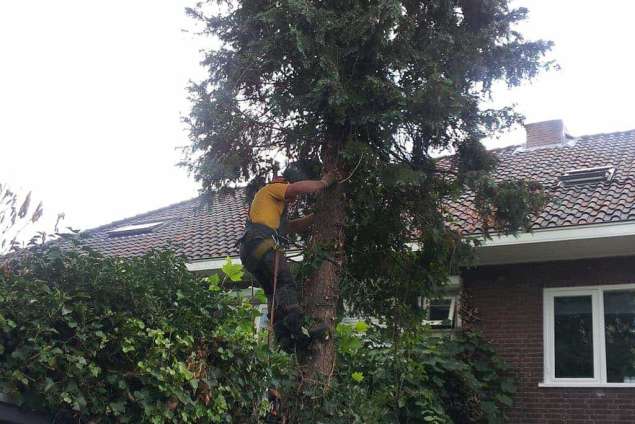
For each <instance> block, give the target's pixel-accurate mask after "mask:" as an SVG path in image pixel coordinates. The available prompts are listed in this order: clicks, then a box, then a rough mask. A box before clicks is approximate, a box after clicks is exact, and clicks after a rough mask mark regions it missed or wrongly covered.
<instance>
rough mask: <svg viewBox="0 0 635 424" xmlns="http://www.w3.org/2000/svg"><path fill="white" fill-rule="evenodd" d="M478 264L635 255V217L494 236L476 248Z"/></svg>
mask: <svg viewBox="0 0 635 424" xmlns="http://www.w3.org/2000/svg"><path fill="white" fill-rule="evenodd" d="M476 254H477V261H478V262H477V263H478V265H499V264H514V263H528V262H550V261H560V260H574V259H588V258H601V257H610V256H631V255H635V221H631V222H619V223H606V224H590V225H577V226H570V227H559V228H551V229H544V230H537V231H534V232H532V233H521V234H519V235H517V236H513V235H507V236H505V235H503V236H493V237H492V238H491V239H490V240H485V241H483V242H482V245H481V246H480V247H478V248H477V249H476Z"/></svg>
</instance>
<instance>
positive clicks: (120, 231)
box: [108, 221, 163, 237]
mask: <svg viewBox="0 0 635 424" xmlns="http://www.w3.org/2000/svg"><path fill="white" fill-rule="evenodd" d="M161 224H163V221H160V222H144V223H141V224H132V225H125V226H123V227H118V228H114V229H112V230H110V231H108V235H109V236H110V237H119V236H132V235H137V234H146V233H151V232H152V230H153V229H154V228H156V227H158V226H159V225H161Z"/></svg>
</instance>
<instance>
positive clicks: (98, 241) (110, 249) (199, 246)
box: [83, 191, 247, 261]
mask: <svg viewBox="0 0 635 424" xmlns="http://www.w3.org/2000/svg"><path fill="white" fill-rule="evenodd" d="M202 199H203V198H194V199H190V200H186V201H184V202H180V203H176V204H173V205H170V206H166V207H164V208H161V209H157V210H154V211H150V212H147V213H144V214H142V215H137V216H133V217H131V218H127V219H123V220H120V221H115V222H112V223H110V224H107V225H104V226H101V227H99V228H95V229H92V230H88V231H86V232H85V233H84V235H85V236H86V237H85V238H84V239H83V240H84V243H85V244H86V245H88V246H89V247H91V248H93V249H95V250H97V251H99V252H101V253H103V254H106V255H112V256H138V255H142V254H144V253H146V252H148V251H150V250H152V249H161V248H168V247H169V248H171V249H173V250H174V251H175V252H177V253H178V254H180V255H183V256H185V257H186V258H187V259H188V260H189V261H194V260H201V259H208V258H218V257H224V256H228V255H229V256H236V255H238V249H237V248H236V247H235V244H236V240H237V239H238V238H239V237H240V236H241V234H242V231H243V229H244V225H245V218H246V216H247V206H246V205H245V201H244V198H243V193H242V191H238V192H237V193H236V194H235V195H232V194H227V195H223V196H216V197H215V198H214V199H212V201H211V202H204V201H203V200H202ZM156 222H161V224H160V225H158V226H156V227H154V228H152V230H151V231H149V232H146V233H141V234H128V235H125V234H124V235H112V234H109V232H110V231H112V230H114V229H117V228H121V227H124V226H129V225H139V224H146V223H156Z"/></svg>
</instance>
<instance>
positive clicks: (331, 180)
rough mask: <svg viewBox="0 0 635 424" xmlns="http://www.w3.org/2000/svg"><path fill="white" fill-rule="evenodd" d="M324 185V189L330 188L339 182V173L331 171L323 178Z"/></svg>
mask: <svg viewBox="0 0 635 424" xmlns="http://www.w3.org/2000/svg"><path fill="white" fill-rule="evenodd" d="M321 181H322V183H324V188H327V187H330V186H332V185H333V184H335V183H336V182H337V173H336V172H334V171H329V172H327V173H326V174H324V176H322V180H321Z"/></svg>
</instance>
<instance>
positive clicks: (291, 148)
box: [187, 0, 550, 384]
mask: <svg viewBox="0 0 635 424" xmlns="http://www.w3.org/2000/svg"><path fill="white" fill-rule="evenodd" d="M218 4H219V5H220V7H218V8H217V7H216V6H215V5H216V2H212V1H209V2H202V3H201V4H200V5H199V6H198V7H196V8H195V9H190V10H189V14H190V15H192V16H193V17H194V18H196V19H198V21H199V22H200V23H201V25H202V26H203V28H202V30H203V32H204V33H207V34H211V35H213V36H214V37H216V39H217V40H219V41H220V43H221V47H219V48H218V49H216V50H214V51H210V52H209V53H207V55H206V57H205V60H204V62H203V63H204V65H205V66H206V67H207V68H208V71H209V78H208V79H206V80H204V81H202V82H200V83H198V84H193V85H192V86H191V89H190V90H191V97H192V102H193V107H192V111H191V113H190V117H189V119H188V120H187V123H188V124H189V127H190V137H191V140H192V144H191V149H190V154H189V155H188V160H187V162H188V163H189V166H190V169H191V170H192V171H193V172H194V174H195V176H196V177H197V178H198V179H199V180H200V182H201V184H202V186H203V188H204V189H206V190H217V189H226V188H231V187H235V183H246V182H249V181H252V180H254V179H257V178H265V177H266V176H267V175H272V173H273V170H274V168H275V166H276V164H275V162H276V161H275V159H276V158H280V157H285V158H287V159H288V160H290V161H296V160H298V159H307V160H311V161H313V162H318V163H320V164H321V167H322V172H323V173H327V172H333V171H335V172H338V173H339V174H340V175H351V177H350V178H349V179H348V181H346V182H344V183H343V184H338V185H336V186H334V187H333V188H331V189H329V190H328V191H326V192H324V194H323V195H322V196H319V197H318V198H317V199H316V201H315V203H314V205H313V208H314V210H315V215H316V218H315V223H314V225H313V227H312V232H311V237H310V239H309V243H308V250H307V251H306V252H305V255H304V263H305V265H306V266H305V269H308V273H307V274H306V275H303V276H302V282H303V291H302V296H301V302H302V303H303V306H304V311H305V312H306V314H307V315H309V316H311V317H313V318H315V319H317V320H318V321H319V322H326V323H329V324H332V323H334V321H335V319H336V314H337V311H338V306H340V305H342V303H343V302H345V303H346V305H347V307H348V308H349V310H350V312H351V313H354V314H356V315H358V316H373V317H375V318H377V319H381V320H383V321H385V322H387V323H388V324H389V326H390V328H394V330H395V331H393V334H394V335H395V337H396V335H398V334H400V332H399V331H396V330H398V329H400V328H404V327H406V326H408V325H416V323H417V322H420V321H418V320H419V319H420V318H421V315H417V313H418V312H417V310H416V308H413V307H412V305H413V303H414V302H413V299H416V298H418V297H421V296H426V295H429V294H430V293H432V292H433V291H434V290H435V289H436V288H437V287H439V286H440V285H442V284H443V282H444V281H446V280H447V277H448V275H449V274H450V272H452V271H456V269H457V267H458V266H460V265H461V264H463V263H465V260H466V259H467V258H468V257H469V253H470V247H471V243H470V242H469V241H468V240H464V239H462V238H461V236H460V235H461V234H460V230H461V229H460V228H456V227H455V226H453V225H452V222H447V220H446V218H445V217H446V214H445V213H444V210H445V206H444V205H445V204H446V202H447V201H448V200H449V199H456V198H458V197H459V196H461V195H465V196H469V198H470V199H473V201H474V205H475V206H476V209H477V210H476V213H478V214H480V216H481V217H482V227H483V229H484V231H485V232H487V231H489V230H497V231H501V232H513V231H516V230H517V229H519V228H522V227H523V226H526V225H527V224H528V222H529V221H528V219H527V216H528V215H529V214H531V212H534V211H535V210H536V209H537V208H539V207H540V206H541V205H542V203H543V200H544V199H543V197H542V195H541V191H540V189H539V187H536V186H534V185H532V184H530V183H527V182H524V181H502V180H493V179H492V178H491V177H490V176H489V172H490V171H491V170H493V169H494V167H495V164H496V163H495V160H494V158H493V156H492V155H491V154H489V153H488V152H487V151H486V150H485V149H484V147H483V146H482V145H481V144H480V140H481V139H483V138H484V137H487V136H490V135H493V134H495V133H496V132H497V131H499V130H501V129H504V128H507V127H509V126H511V125H513V124H514V123H517V122H520V121H521V120H522V117H521V116H519V115H518V114H516V113H515V112H514V111H513V109H511V108H509V107H504V108H501V109H489V108H486V107H484V106H483V103H484V102H485V101H487V100H488V99H489V97H490V95H491V92H492V87H493V86H494V83H495V82H496V81H498V80H502V81H505V82H506V83H507V84H509V85H518V84H520V83H521V82H522V81H523V80H525V79H527V78H531V77H533V76H534V75H536V74H537V73H538V72H539V71H540V70H541V69H543V68H545V67H546V66H547V65H546V64H544V63H543V62H542V57H543V56H544V54H545V52H546V51H547V50H548V49H549V46H550V45H549V43H547V42H543V41H536V42H530V41H526V40H524V39H523V37H522V36H521V34H519V33H518V32H516V31H515V30H514V29H513V25H514V24H516V23H517V22H519V21H521V20H523V19H524V18H525V17H526V14H527V11H526V10H525V9H522V8H521V9H512V8H510V7H509V1H508V0H430V1H420V0H239V1H234V2H218ZM448 150H450V151H453V152H454V153H455V155H454V156H453V157H452V158H451V159H447V158H446V159H444V160H437V159H435V152H439V151H448ZM353 170H355V172H353ZM413 245H414V246H417V248H416V249H413V248H412V246H413ZM314 345H315V346H314V349H312V353H313V354H312V355H310V356H307V357H305V358H303V359H302V361H304V362H303V364H304V366H305V372H306V375H307V376H309V377H311V378H310V381H312V382H313V383H314V384H317V383H315V382H317V381H326V383H327V384H328V381H329V378H330V376H331V375H332V373H333V370H334V369H335V366H336V364H335V345H334V341H333V338H329V339H325V340H323V341H320V342H318V343H314Z"/></svg>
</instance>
